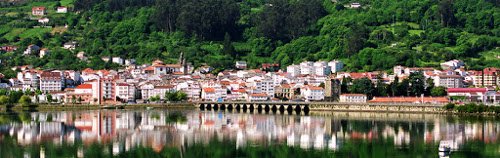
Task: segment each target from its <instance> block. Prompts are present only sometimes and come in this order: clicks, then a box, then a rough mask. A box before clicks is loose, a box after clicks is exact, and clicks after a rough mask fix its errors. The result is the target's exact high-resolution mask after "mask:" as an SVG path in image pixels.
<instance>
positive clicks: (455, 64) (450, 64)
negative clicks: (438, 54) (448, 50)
mask: <svg viewBox="0 0 500 158" xmlns="http://www.w3.org/2000/svg"><path fill="white" fill-rule="evenodd" d="M440 65H441V68H442V69H443V70H448V69H451V70H455V69H458V68H460V67H462V66H465V63H464V62H463V61H462V60H457V59H455V60H450V61H447V62H444V63H441V64H440Z"/></svg>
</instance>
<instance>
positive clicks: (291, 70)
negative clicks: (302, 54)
mask: <svg viewBox="0 0 500 158" xmlns="http://www.w3.org/2000/svg"><path fill="white" fill-rule="evenodd" d="M286 72H287V73H288V74H290V75H291V76H292V77H295V76H298V75H300V66H299V65H289V66H287V67H286Z"/></svg>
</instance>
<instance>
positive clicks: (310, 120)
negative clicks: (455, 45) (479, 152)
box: [0, 110, 500, 154]
mask: <svg viewBox="0 0 500 158" xmlns="http://www.w3.org/2000/svg"><path fill="white" fill-rule="evenodd" d="M171 114H172V112H171V111H157V110H153V111H113V110H101V111H88V112H54V113H32V114H31V121H29V122H24V123H9V124H4V125H1V126H0V135H10V136H12V137H13V138H15V139H17V142H18V143H19V144H20V145H30V144H34V143H41V142H53V143H54V144H62V143H63V142H64V143H69V144H74V143H75V142H83V144H92V143H106V144H111V145H112V149H111V150H112V151H109V152H111V153H113V154H118V153H120V152H124V151H128V150H131V149H132V148H134V147H137V146H146V147H151V148H152V149H153V150H155V151H158V152H159V151H161V150H162V149H163V148H164V147H175V148H179V149H182V148H184V147H186V146H191V145H194V144H208V143H209V142H210V141H211V140H213V139H216V140H219V141H234V142H235V145H236V148H242V147H245V146H246V145H254V144H255V145H273V144H287V145H288V146H295V147H300V148H308V149H309V148H315V149H324V148H328V149H331V150H338V149H339V148H342V144H343V143H345V142H347V141H368V142H371V141H389V142H393V143H394V145H395V146H396V147H405V146H407V145H409V144H410V143H412V142H424V143H427V144H438V143H439V142H440V141H441V140H451V141H452V142H453V144H452V149H455V150H456V149H458V148H460V146H461V145H463V144H464V143H466V142H468V141H482V142H484V143H498V142H497V140H498V137H499V131H500V123H499V122H494V121H477V122H466V121H463V122H461V121H448V119H446V116H440V115H435V116H434V115H432V116H428V117H426V118H423V119H421V118H416V119H412V117H413V116H408V117H407V116H403V117H401V116H398V117H391V116H388V115H386V114H371V115H373V116H370V117H366V118H363V117H356V113H350V114H349V113H345V114H339V115H334V116H328V117H325V116H296V115H261V114H241V113H224V112H213V111H207V112H201V111H190V112H184V115H185V117H186V119H185V120H186V121H183V122H171V121H168V120H169V118H168V117H169V116H170V115H171ZM361 115H365V114H361ZM422 116H423V115H422ZM416 117H420V116H419V115H416ZM1 141H2V140H1V139H0V142H1Z"/></svg>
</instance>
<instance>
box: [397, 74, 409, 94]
mask: <svg viewBox="0 0 500 158" xmlns="http://www.w3.org/2000/svg"><path fill="white" fill-rule="evenodd" d="M409 88H410V80H409V79H407V78H405V79H403V81H401V82H400V83H399V84H398V94H397V95H398V96H399V95H402V96H409V95H410V91H409V90H408V89H409Z"/></svg>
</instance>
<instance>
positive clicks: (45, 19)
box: [38, 18, 50, 24]
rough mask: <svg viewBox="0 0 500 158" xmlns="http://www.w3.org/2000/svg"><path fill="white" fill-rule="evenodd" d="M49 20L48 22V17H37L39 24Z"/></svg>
mask: <svg viewBox="0 0 500 158" xmlns="http://www.w3.org/2000/svg"><path fill="white" fill-rule="evenodd" d="M49 22H50V19H49V18H40V19H38V23H40V24H47V23H49Z"/></svg>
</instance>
